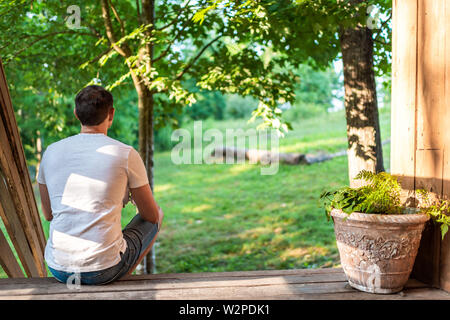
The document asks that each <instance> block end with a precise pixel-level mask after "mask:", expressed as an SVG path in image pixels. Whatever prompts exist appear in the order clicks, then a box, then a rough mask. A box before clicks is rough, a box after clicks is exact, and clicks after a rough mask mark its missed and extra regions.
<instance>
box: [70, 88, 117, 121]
mask: <svg viewBox="0 0 450 320" xmlns="http://www.w3.org/2000/svg"><path fill="white" fill-rule="evenodd" d="M112 106H113V96H112V94H111V93H110V92H109V91H107V90H106V89H105V88H103V87H101V86H95V85H92V86H87V87H86V88H84V89H83V90H81V91H80V92H78V94H77V96H76V97H75V113H76V114H77V117H78V119H79V120H80V122H81V124H82V125H85V126H96V125H98V124H100V123H102V122H103V121H104V120H105V119H106V117H107V116H108V112H109V110H110V109H111V108H112Z"/></svg>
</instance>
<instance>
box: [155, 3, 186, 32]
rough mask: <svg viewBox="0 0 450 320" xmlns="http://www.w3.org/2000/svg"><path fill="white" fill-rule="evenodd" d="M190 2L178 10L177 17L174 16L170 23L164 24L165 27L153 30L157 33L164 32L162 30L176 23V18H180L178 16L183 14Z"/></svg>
mask: <svg viewBox="0 0 450 320" xmlns="http://www.w3.org/2000/svg"><path fill="white" fill-rule="evenodd" d="M190 2H191V0H189V1H188V2H187V3H186V5H185V6H184V8H181V9H180V11H179V12H178V14H177V16H176V17H175V18H174V19H173V20H172V21H170V22H169V23H168V24H166V25H164V26H162V27H160V28H156V29H155V30H157V31H162V30H164V29H167V28H168V27H170V26H171V25H173V24H175V23H176V22H177V21H178V18H179V17H180V15H181V14H182V13H183V11H184V10H186V9H187V8H188V6H189V3H190Z"/></svg>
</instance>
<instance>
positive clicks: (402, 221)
mask: <svg viewBox="0 0 450 320" xmlns="http://www.w3.org/2000/svg"><path fill="white" fill-rule="evenodd" d="M331 216H332V217H333V221H334V231H335V234H336V241H337V246H338V249H339V255H340V258H341V265H342V268H343V269H344V272H345V274H346V276H347V279H348V282H349V284H350V285H351V286H352V287H354V288H356V289H358V290H361V291H365V292H371V293H395V292H398V291H401V290H402V289H403V286H404V285H405V283H406V281H408V278H409V275H410V273H411V270H412V267H413V265H414V260H415V259H416V255H417V250H418V248H419V244H420V238H421V237H422V231H423V228H424V226H425V222H426V221H427V220H428V219H429V217H428V215H425V214H401V215H400V214H399V215H383V214H367V213H359V212H353V213H352V214H351V215H348V214H346V213H344V212H342V211H341V210H336V209H334V210H332V211H331Z"/></svg>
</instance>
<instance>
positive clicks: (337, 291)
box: [0, 282, 450, 300]
mask: <svg viewBox="0 0 450 320" xmlns="http://www.w3.org/2000/svg"><path fill="white" fill-rule="evenodd" d="M0 299H14V300H19V299H27V300H28V299H49V300H52V299H54V300H63V299H64V300H66V299H89V300H97V299H145V300H149V299H152V300H153V299H171V300H178V299H182V300H190V299H195V300H212V299H214V300H215V299H218V300H229V299H231V300H236V299H245V300H253V299H258V300H259V299H272V300H275V299H336V300H347V299H357V300H377V299H380V300H411V299H421V300H422V299H429V300H450V294H448V293H445V292H444V291H441V290H437V289H431V288H411V289H408V288H407V289H405V290H404V291H403V292H402V293H399V294H392V295H377V294H370V293H365V292H360V291H358V290H355V289H353V288H351V287H350V286H349V285H348V284H347V283H345V282H329V283H301V284H273V285H266V286H252V285H248V286H242V287H232V286H230V287H203V288H173V289H167V290H163V289H157V290H154V289H144V290H142V289H141V290H134V291H118V292H108V291H102V292H83V291H81V292H77V291H75V290H74V291H73V292H71V293H61V294H34V293H29V294H26V295H20V296H2V297H0Z"/></svg>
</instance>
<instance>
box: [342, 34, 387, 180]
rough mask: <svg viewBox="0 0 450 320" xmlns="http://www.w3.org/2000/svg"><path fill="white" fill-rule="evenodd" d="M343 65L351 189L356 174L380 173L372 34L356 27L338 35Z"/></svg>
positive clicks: (379, 141) (378, 127)
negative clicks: (366, 171) (360, 172)
mask: <svg viewBox="0 0 450 320" xmlns="http://www.w3.org/2000/svg"><path fill="white" fill-rule="evenodd" d="M340 43H341V50H342V59H343V65H344V86H345V111H346V118H347V138H348V149H347V154H348V172H349V179H350V186H351V187H358V186H361V183H362V182H361V181H359V180H354V177H355V176H356V175H357V174H358V172H359V171H361V170H363V169H365V170H369V171H372V172H380V171H384V166H383V151H382V145H381V135H380V123H379V119H378V104H377V94H376V84H375V74H374V70H373V40H372V31H371V30H370V29H368V28H367V27H362V26H358V27H356V28H354V29H345V30H342V32H341V33H340Z"/></svg>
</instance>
